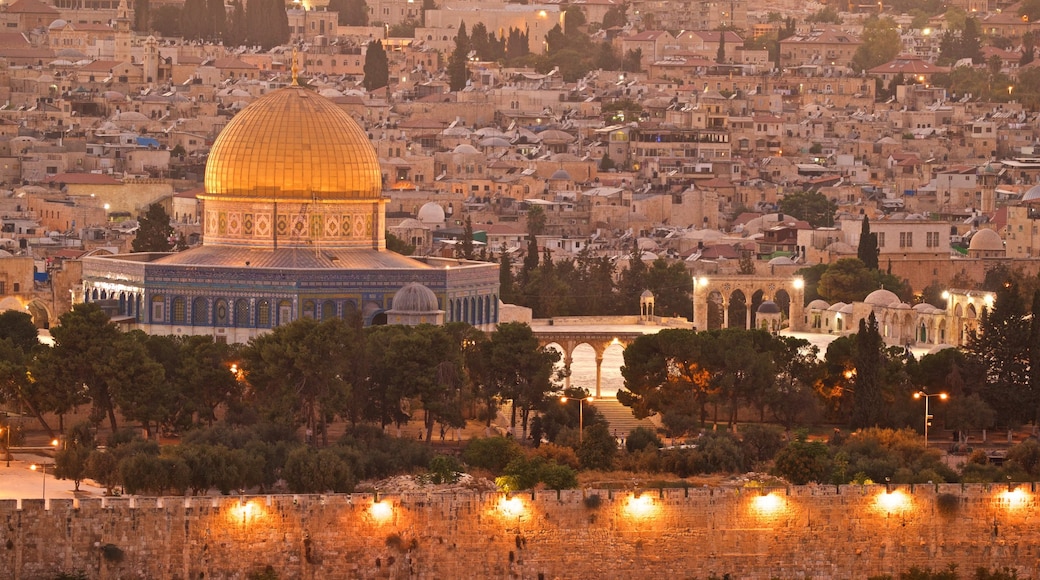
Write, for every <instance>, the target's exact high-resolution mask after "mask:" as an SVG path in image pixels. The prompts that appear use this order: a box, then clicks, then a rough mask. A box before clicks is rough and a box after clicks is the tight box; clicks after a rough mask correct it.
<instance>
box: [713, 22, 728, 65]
mask: <svg viewBox="0 0 1040 580" xmlns="http://www.w3.org/2000/svg"><path fill="white" fill-rule="evenodd" d="M715 62H717V63H719V64H722V63H724V62H726V32H725V31H724V30H723V31H720V32H719V49H718V50H717V51H715Z"/></svg>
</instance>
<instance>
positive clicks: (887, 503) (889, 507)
mask: <svg viewBox="0 0 1040 580" xmlns="http://www.w3.org/2000/svg"><path fill="white" fill-rule="evenodd" d="M877 505H878V507H879V508H881V509H882V510H884V511H885V512H888V513H893V512H901V511H904V510H907V509H909V508H910V497H909V496H908V495H906V494H905V493H903V492H902V491H900V490H898V489H897V490H886V491H885V492H884V493H880V494H878V496H877Z"/></svg>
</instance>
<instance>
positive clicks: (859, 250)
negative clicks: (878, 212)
mask: <svg viewBox="0 0 1040 580" xmlns="http://www.w3.org/2000/svg"><path fill="white" fill-rule="evenodd" d="M879 252H880V250H879V249H878V237H877V234H874V233H871V231H870V218H868V217H867V216H863V224H862V225H861V226H860V231H859V245H858V246H856V257H857V258H859V260H860V261H861V262H863V265H864V266H866V267H867V269H868V270H877V269H878V253H879Z"/></svg>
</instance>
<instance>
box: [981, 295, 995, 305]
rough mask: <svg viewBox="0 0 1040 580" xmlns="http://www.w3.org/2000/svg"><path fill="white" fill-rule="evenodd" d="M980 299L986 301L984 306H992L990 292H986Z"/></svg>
mask: <svg viewBox="0 0 1040 580" xmlns="http://www.w3.org/2000/svg"><path fill="white" fill-rule="evenodd" d="M982 300H983V301H984V302H985V303H986V306H993V295H992V294H986V297H985V298H983V299H982Z"/></svg>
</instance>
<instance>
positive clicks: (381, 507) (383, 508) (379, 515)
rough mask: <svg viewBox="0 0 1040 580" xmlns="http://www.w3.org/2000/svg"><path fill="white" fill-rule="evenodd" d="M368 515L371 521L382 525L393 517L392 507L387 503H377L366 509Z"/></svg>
mask: <svg viewBox="0 0 1040 580" xmlns="http://www.w3.org/2000/svg"><path fill="white" fill-rule="evenodd" d="M368 513H369V514H371V515H372V519H374V520H375V521H377V522H380V523H382V522H385V521H387V520H389V519H390V518H391V517H392V516H393V515H394V507H393V506H392V505H390V502H388V501H385V500H384V501H377V502H375V503H373V504H372V507H370V508H368Z"/></svg>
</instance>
